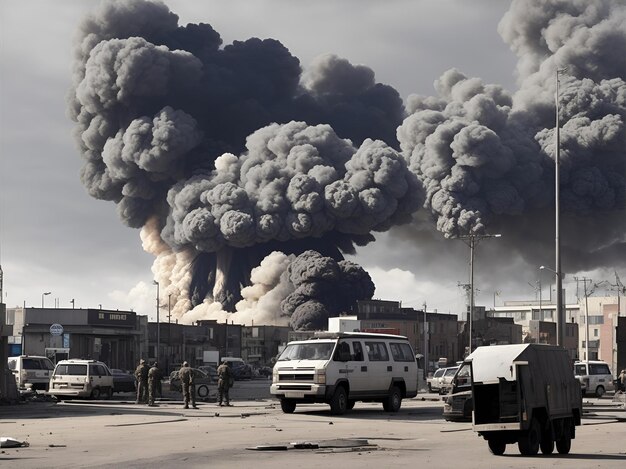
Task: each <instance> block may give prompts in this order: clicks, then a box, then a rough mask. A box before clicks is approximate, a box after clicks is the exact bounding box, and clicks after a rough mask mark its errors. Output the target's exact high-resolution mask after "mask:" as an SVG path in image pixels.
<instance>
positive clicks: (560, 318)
mask: <svg viewBox="0 0 626 469" xmlns="http://www.w3.org/2000/svg"><path fill="white" fill-rule="evenodd" d="M565 70H567V69H565V68H561V69H559V68H557V70H556V92H555V94H554V102H555V108H556V112H555V114H556V132H555V137H556V142H555V154H554V220H555V230H554V231H555V237H554V242H555V251H556V258H555V264H556V265H555V271H554V274H555V275H556V319H557V321H556V343H557V345H561V346H563V342H564V340H563V339H564V335H565V312H564V311H563V294H562V291H563V279H562V278H561V277H562V276H561V239H560V232H561V223H560V220H559V218H560V202H559V192H560V187H559V186H560V181H559V160H560V145H561V142H560V132H561V131H560V124H559V73H563V72H564V71H565Z"/></svg>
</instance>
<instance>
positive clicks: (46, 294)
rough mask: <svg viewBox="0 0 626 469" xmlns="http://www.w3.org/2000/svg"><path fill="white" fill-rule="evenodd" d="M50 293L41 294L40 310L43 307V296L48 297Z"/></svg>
mask: <svg viewBox="0 0 626 469" xmlns="http://www.w3.org/2000/svg"><path fill="white" fill-rule="evenodd" d="M50 293H52V292H51V291H47V292H45V293H42V294H41V309H43V308H44V306H43V298H44V296H48V295H49V294H50Z"/></svg>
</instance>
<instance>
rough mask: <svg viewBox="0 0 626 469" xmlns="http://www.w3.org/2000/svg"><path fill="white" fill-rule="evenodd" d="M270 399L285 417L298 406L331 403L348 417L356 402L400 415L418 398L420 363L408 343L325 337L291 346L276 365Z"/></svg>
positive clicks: (376, 337) (383, 337) (382, 337)
mask: <svg viewBox="0 0 626 469" xmlns="http://www.w3.org/2000/svg"><path fill="white" fill-rule="evenodd" d="M270 393H271V394H272V395H273V396H275V397H276V398H278V399H280V406H281V408H282V410H283V412H285V413H292V412H293V411H294V410H295V409H296V405H297V404H302V403H314V402H317V403H326V404H329V405H330V410H331V413H333V414H343V413H344V412H345V411H346V410H349V409H352V408H353V407H354V403H355V402H356V401H369V402H372V401H373V402H382V404H383V408H384V410H386V411H388V412H397V411H398V410H399V409H400V406H401V404H402V399H403V398H411V397H415V396H416V395H417V362H416V360H415V353H414V352H413V349H412V348H411V344H410V343H409V341H408V339H407V338H406V337H403V336H397V335H388V334H373V333H372V334H369V333H360V332H321V333H317V334H316V335H315V337H313V338H312V339H309V340H299V341H295V342H289V344H287V346H286V347H285V350H283V352H282V353H281V354H280V356H279V357H278V360H277V362H276V365H274V371H273V378H272V386H271V388H270Z"/></svg>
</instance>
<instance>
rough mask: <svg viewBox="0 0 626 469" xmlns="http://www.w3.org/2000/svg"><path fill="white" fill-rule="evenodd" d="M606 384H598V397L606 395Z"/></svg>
mask: <svg viewBox="0 0 626 469" xmlns="http://www.w3.org/2000/svg"><path fill="white" fill-rule="evenodd" d="M604 392H605V391H604V386H598V387H597V388H596V397H602V396H604Z"/></svg>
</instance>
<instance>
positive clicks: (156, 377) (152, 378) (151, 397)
mask: <svg viewBox="0 0 626 469" xmlns="http://www.w3.org/2000/svg"><path fill="white" fill-rule="evenodd" d="M162 377H163V375H162V374H161V370H160V369H159V364H158V363H157V362H154V363H153V365H152V367H151V368H150V370H148V405H149V406H151V407H154V406H156V404H155V403H154V401H155V400H156V395H157V392H158V386H159V383H160V382H161V378H162Z"/></svg>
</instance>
